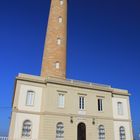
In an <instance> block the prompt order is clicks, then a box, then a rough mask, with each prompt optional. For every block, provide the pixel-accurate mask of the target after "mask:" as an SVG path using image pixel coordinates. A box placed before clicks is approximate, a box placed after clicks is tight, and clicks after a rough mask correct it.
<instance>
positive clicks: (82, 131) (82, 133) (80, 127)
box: [77, 123, 86, 140]
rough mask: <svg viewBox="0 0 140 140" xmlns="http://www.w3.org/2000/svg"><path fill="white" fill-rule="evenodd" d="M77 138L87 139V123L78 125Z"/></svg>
mask: <svg viewBox="0 0 140 140" xmlns="http://www.w3.org/2000/svg"><path fill="white" fill-rule="evenodd" d="M77 140H86V125H85V124H84V123H79V124H78V126H77Z"/></svg>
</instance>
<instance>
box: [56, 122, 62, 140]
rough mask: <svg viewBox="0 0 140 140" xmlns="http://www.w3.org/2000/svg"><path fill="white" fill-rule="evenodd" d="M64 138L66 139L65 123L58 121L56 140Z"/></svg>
mask: <svg viewBox="0 0 140 140" xmlns="http://www.w3.org/2000/svg"><path fill="white" fill-rule="evenodd" d="M58 126H59V127H58ZM58 131H59V133H58ZM63 139H64V124H63V123H62V122H58V123H57V124H56V140H63Z"/></svg>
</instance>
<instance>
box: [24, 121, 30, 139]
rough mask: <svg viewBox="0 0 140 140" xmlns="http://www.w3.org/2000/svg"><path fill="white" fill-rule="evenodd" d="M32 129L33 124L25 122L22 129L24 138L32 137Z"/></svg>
mask: <svg viewBox="0 0 140 140" xmlns="http://www.w3.org/2000/svg"><path fill="white" fill-rule="evenodd" d="M31 127H32V123H31V121H29V120H25V121H24V122H23V127H22V137H26V138H29V137H31V131H32V130H31Z"/></svg>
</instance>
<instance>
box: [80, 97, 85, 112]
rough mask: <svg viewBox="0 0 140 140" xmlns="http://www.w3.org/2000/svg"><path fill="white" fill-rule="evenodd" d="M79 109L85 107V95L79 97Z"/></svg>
mask: <svg viewBox="0 0 140 140" xmlns="http://www.w3.org/2000/svg"><path fill="white" fill-rule="evenodd" d="M79 109H80V110H84V109H85V97H84V96H80V97H79Z"/></svg>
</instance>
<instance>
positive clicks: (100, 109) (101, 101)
mask: <svg viewBox="0 0 140 140" xmlns="http://www.w3.org/2000/svg"><path fill="white" fill-rule="evenodd" d="M97 104H98V111H99V112H103V98H98V99H97Z"/></svg>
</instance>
